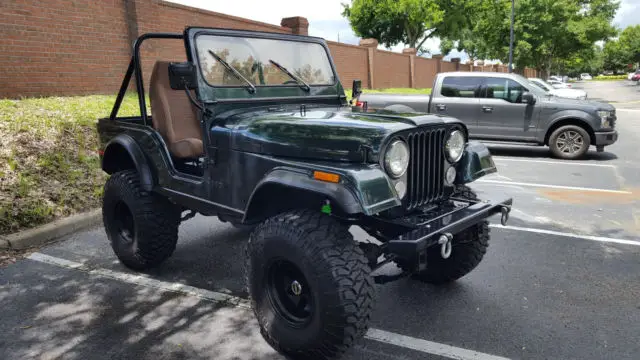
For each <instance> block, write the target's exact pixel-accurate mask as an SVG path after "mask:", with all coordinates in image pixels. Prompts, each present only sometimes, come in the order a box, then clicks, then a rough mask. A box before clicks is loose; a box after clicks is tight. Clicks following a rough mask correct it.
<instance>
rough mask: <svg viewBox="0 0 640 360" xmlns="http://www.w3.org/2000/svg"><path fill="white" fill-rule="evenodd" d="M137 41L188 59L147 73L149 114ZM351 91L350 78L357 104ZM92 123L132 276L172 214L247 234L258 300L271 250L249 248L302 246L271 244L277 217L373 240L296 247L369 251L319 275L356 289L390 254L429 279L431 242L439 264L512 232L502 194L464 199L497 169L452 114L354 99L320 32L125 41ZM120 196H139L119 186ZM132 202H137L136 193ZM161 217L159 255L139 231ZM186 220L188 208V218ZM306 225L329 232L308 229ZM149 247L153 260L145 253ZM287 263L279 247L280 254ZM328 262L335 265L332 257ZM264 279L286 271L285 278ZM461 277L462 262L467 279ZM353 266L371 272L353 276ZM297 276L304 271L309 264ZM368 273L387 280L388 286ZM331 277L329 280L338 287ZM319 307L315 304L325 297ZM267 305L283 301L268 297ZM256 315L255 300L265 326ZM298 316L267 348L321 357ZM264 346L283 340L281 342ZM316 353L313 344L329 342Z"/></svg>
mask: <svg viewBox="0 0 640 360" xmlns="http://www.w3.org/2000/svg"><path fill="white" fill-rule="evenodd" d="M147 39H166V40H171V41H182V42H183V43H184V45H185V49H186V55H187V56H186V58H187V61H186V62H183V63H162V62H157V63H156V64H155V65H154V70H153V71H152V75H151V80H150V83H151V84H150V91H149V93H150V98H151V109H152V113H151V114H148V111H147V100H146V98H145V93H146V92H145V85H144V81H143V75H142V71H141V58H140V46H141V44H142V43H143V42H144V41H145V40H147ZM283 74H284V75H283ZM131 81H135V86H136V90H137V93H138V102H139V106H140V116H135V117H118V116H117V113H118V110H119V107H120V105H121V103H122V100H123V98H124V95H125V92H126V90H127V88H128V87H129V85H130V82H131ZM359 86H360V82H359V81H354V84H353V88H354V94H353V95H354V97H355V99H356V100H357V98H358V96H359ZM189 119H190V120H189ZM189 121H190V122H189ZM189 126H190V127H189ZM97 127H98V132H99V137H100V142H101V147H100V154H101V155H100V157H101V161H102V168H103V170H104V171H105V172H106V173H108V174H111V175H112V178H111V179H110V180H109V181H108V182H107V184H106V185H105V186H106V188H105V199H104V205H103V213H104V217H105V227H106V229H107V233H108V235H109V238H110V241H111V242H112V246H113V248H114V251H115V252H116V254H117V255H118V257H119V259H120V260H121V261H123V263H125V265H127V266H129V267H132V268H135V269H145V268H148V267H151V266H156V265H158V264H159V263H161V262H162V261H163V260H164V259H166V258H167V257H168V256H170V254H171V252H172V251H173V249H174V248H175V244H176V241H177V226H178V225H179V223H180V221H184V220H186V219H188V218H190V217H192V216H194V215H195V214H202V215H205V216H217V217H218V218H219V219H220V220H222V221H225V222H230V223H232V224H234V225H236V226H244V227H251V228H254V230H253V233H252V235H251V239H250V241H249V245H248V250H247V253H248V254H250V258H251V259H250V260H251V261H250V262H249V263H248V264H249V265H247V266H248V269H250V270H248V273H249V274H254V275H253V276H254V277H255V278H254V277H251V276H249V282H250V284H249V285H248V286H249V292H250V294H251V296H252V297H253V298H254V301H256V302H258V303H259V302H260V301H262V300H261V297H260V294H261V293H262V292H261V291H262V290H260V291H258V290H256V289H262V287H260V286H261V285H260V281H258V280H255V279H258V278H259V276H262V275H261V274H263V273H264V274H271V270H269V269H271V267H270V266H271V265H268V262H266V263H265V262H264V261H266V260H264V259H263V258H262V256H263V255H264V254H263V253H262V252H263V251H265V249H267V250H268V251H272V252H273V251H276V252H277V249H278V248H279V246H280V245H278V246H276V245H271V246H268V245H264V246H263V245H261V246H257V245H254V244H255V243H256V242H260V241H263V242H267V243H268V242H269V241H276V240H277V241H283V243H282V244H283V245H282V246H283V248H284V247H286V246H292V249H294V250H295V251H298V247H297V246H302V245H304V244H303V243H295V244H294V243H291V242H296V241H298V240H299V239H298V240H296V239H289V240H287V239H286V236H288V235H286V234H285V235H286V236H285V235H282V236H280V238H278V236H275V235H269V236H267V235H265V234H266V233H267V232H268V231H275V230H273V229H276V228H278V226H279V225H278V224H289V225H286V226H289V227H292V228H296V229H299V231H304V232H305V234H309V236H315V235H313V230H312V229H328V230H327V231H333V233H331V234H328V235H327V236H328V237H332V236H335V237H346V236H350V235H345V234H346V233H345V232H344V229H345V227H348V226H351V225H358V226H360V227H362V228H363V229H364V230H365V231H367V232H368V233H369V234H370V235H372V236H373V237H375V238H376V239H378V240H380V241H381V242H382V243H383V245H382V246H378V245H373V244H359V245H352V244H349V243H345V242H340V241H338V240H335V242H331V241H333V240H332V239H326V238H325V237H326V236H322V237H320V238H318V240H317V241H318V242H319V243H322V244H324V245H322V246H324V247H321V248H314V250H313V251H311V250H309V251H310V252H308V253H305V252H304V251H303V250H304V249H301V250H300V251H302V252H301V254H302V255H300V256H306V255H304V254H309V256H312V255H313V254H316V253H318V252H319V251H320V252H321V250H322V249H324V248H328V247H331V246H338V244H341V245H339V246H340V247H339V249H341V250H339V251H338V252H337V253H338V254H342V255H341V256H343V257H345V259H346V257H349V256H352V257H354V258H357V259H362V258H363V256H366V263H367V264H368V267H367V268H366V270H364V269H365V268H364V267H360V265H358V264H360V263H359V262H358V261H351V260H348V261H347V260H345V261H346V264H348V265H344V264H345V262H340V263H335V264H334V265H335V266H343V267H344V266H347V267H348V268H349V267H350V268H349V269H350V270H349V271H347V272H346V273H345V272H340V271H336V270H331V269H330V268H329V267H330V266H334V265H331V263H328V265H326V266H327V268H326V269H325V268H320V269H316V270H314V271H319V272H322V271H327V273H326V274H327V278H332V277H334V276H338V275H339V274H340V273H342V274H343V275H340V276H351V277H353V278H352V279H351V280H353V281H356V282H357V281H365V280H362V279H365V278H368V277H369V272H370V271H372V270H373V271H375V270H376V269H378V268H379V267H381V266H382V265H384V264H386V263H388V262H390V261H395V262H397V263H398V264H399V265H400V267H401V268H402V269H403V272H402V273H401V274H400V275H399V276H405V275H408V274H411V273H418V274H419V273H421V272H424V271H426V270H427V269H429V263H428V261H427V258H428V256H427V255H428V254H429V252H430V251H431V250H430V249H436V250H435V251H437V253H438V254H440V253H441V254H442V258H443V259H446V258H448V257H449V256H454V257H455V256H456V253H455V252H454V253H453V255H452V253H451V245H452V243H455V242H456V241H459V239H458V236H471V237H472V238H474V239H478V237H480V238H481V239H480V240H482V241H481V242H479V243H478V244H479V245H478V246H486V240H488V230H487V229H486V220H487V218H488V217H490V216H492V215H494V214H501V216H502V222H503V224H504V223H506V221H507V218H508V213H509V210H510V208H511V205H512V200H511V199H510V198H508V197H503V198H486V199H479V198H477V197H476V196H471V195H469V194H468V193H469V190H465V191H463V192H461V191H460V189H461V188H463V187H464V185H465V184H468V183H470V182H473V181H474V180H476V179H478V178H480V177H482V176H485V175H487V174H491V173H494V172H496V171H497V170H496V166H495V164H494V162H493V160H492V158H491V155H490V153H489V151H488V149H487V148H486V146H484V145H483V144H480V143H477V142H469V141H468V138H469V133H468V130H467V127H466V126H465V124H464V123H463V122H461V121H460V120H458V119H456V118H453V117H450V116H444V115H435V114H423V113H415V112H413V113H402V112H397V111H386V110H368V109H362V108H359V107H357V106H351V104H350V103H349V102H348V101H347V98H346V95H345V91H344V89H343V87H342V85H341V83H340V81H339V78H338V76H337V72H336V70H335V66H334V64H333V61H332V59H331V57H330V55H329V49H328V47H327V45H326V43H325V41H324V40H323V39H320V38H314V37H308V36H297V35H285V34H271V33H263V32H252V31H239V30H227V29H210V28H198V27H190V28H187V29H185V31H184V33H183V34H145V35H143V36H141V37H140V38H139V39H138V40H137V41H136V43H135V45H134V55H133V57H132V59H131V62H130V64H129V67H128V69H127V72H126V75H125V77H124V80H123V83H122V87H121V90H120V92H119V94H118V97H117V99H116V103H115V105H114V108H113V111H112V113H111V115H110V116H109V117H108V118H103V119H99V121H98V125H97ZM129 187H133V188H134V190H135V191H133V190H132V191H130V190H126V189H127V188H129ZM123 189H124V190H123ZM129 194H137V195H136V196H135V198H131V199H130V198H127V197H128V196H130V195H129ZM140 199H142V200H140ZM143 200H144V201H143ZM149 204H157V205H153V206H155V208H154V207H148V206H151V205H149ZM138 207H139V208H141V209H146V210H145V211H146V212H143V213H142V214H146V215H142V217H140V218H137V217H136V214H135V210H136V208H138ZM154 209H155V210H154ZM155 211H157V213H158V214H161V215H153V216H157V217H160V216H164V217H166V218H167V221H166V223H165V224H163V226H165V227H166V228H164V229H160V230H163V231H164V232H163V233H158V235H155V236H156V237H158V238H159V240H157V241H164V243H163V245H162V246H160V245H148V243H153V242H154V241H156V240H155V239H153V238H145V236H147V237H150V236H152V235H153V234H149V235H145V233H142V232H140V230H139V229H142V228H144V229H149V230H148V231H149V232H150V233H151V232H155V231H160V230H158V229H156V228H154V227H153V225H149V226H151V227H144V226H146V225H148V224H146V223H145V221H148V219H149V218H148V217H149V216H151V215H148V214H149V213H153V212H155ZM184 212H188V214H186V215H182V214H183V213H184ZM123 214H124V215H123ZM175 214H180V216H179V217H177V218H176V217H175V216H176V215H175ZM301 219H308V220H305V221H308V222H317V223H318V224H333V225H327V226H324V225H318V226H317V227H315V228H314V227H309V226H306V225H304V224H302V223H301V221H302V220H301ZM136 221H141V223H137V222H136ZM174 221H175V223H174ZM161 222H162V220H161V219H158V223H161ZM265 224H266V225H265ZM283 226H285V225H283ZM305 226H306V227H305ZM340 229H342V230H340ZM278 231H279V230H278ZM283 231H284V230H283ZM318 231H320V230H318ZM154 234H155V233H154ZM287 234H288V233H287ZM478 234H479V235H478ZM274 236H275V238H274ZM131 238H133V239H134V240H133V241H132V240H131ZM273 239H276V240H273ZM278 239H280V240H278ZM287 241H289V243H287ZM327 241H328V243H325V242H327ZM341 241H342V240H341ZM307 245H308V244H307ZM145 246H149V249H151V250H153V251H151V250H149V251H147V252H145V251H146V250H145V248H144V247H145ZM308 246H312V245H308ZM318 246H320V245H318ZM354 246H355V247H356V248H354ZM358 246H359V248H358ZM159 248H160V249H161V250H162V251H161V252H160V253H158V251H157V249H159ZM295 251H293V252H295ZM305 251H306V250H305ZM460 251H462V250H460ZM332 254H336V252H333V253H332ZM363 254H364V255H363ZM381 255H384V260H382V261H380V260H379V258H380V256H381ZM264 256H266V257H268V256H267V255H264ZM274 256H275V255H274ZM290 256H291V255H290V254H285V253H282V254H279V255H278V256H277V258H287V257H290ZM322 259H323V260H322V261H325V260H326V261H329V262H330V261H332V260H331V256H329V255H327V256H326V257H323V258H322ZM274 261H275V260H274ZM287 261H289V262H290V263H296V262H298V261H299V260H296V258H288V260H287ZM340 264H342V265H340ZM262 266H264V268H262ZM273 266H275V265H273ZM278 266H280V268H282V266H281V265H278ZM287 266H289V265H287ZM297 266H298V267H301V268H303V267H304V266H307V265H304V266H303V265H302V264H301V263H298V265H297ZM354 266H355V267H354ZM433 266H434V267H435V266H437V264H436V263H433ZM256 267H259V269H257V270H256ZM252 269H253V270H252ZM274 271H275V273H276V275H277V276H280V275H278V274H280V272H281V270H277V269H276V270H274ZM279 271H280V272H279ZM296 271H298V270H296ZM468 271H471V268H470V269H467V270H465V272H464V273H466V272H468ZM291 272H293V273H296V272H295V271H293V270H292V271H291ZM291 272H290V273H291ZM363 272H365V273H366V274H364V275H360V274H362V273H363ZM296 274H298V275H296V276H299V277H300V278H304V276H303V275H304V274H305V271H304V269H302V270H300V271H298V272H297V273H296ZM336 274H338V275H336ZM276 275H274V276H276ZM462 275H463V272H460V273H459V274H457V275H451V276H450V279H444V280H454V278H458V277H460V276H462ZM269 276H270V275H269ZM373 278H374V279H375V280H377V281H378V282H381V283H382V282H386V281H389V280H392V278H390V277H388V276H373ZM252 279H253V280H252ZM287 279H289V278H287ZM358 279H359V280H358ZM334 280H335V283H333V284H334V285H335V286H336V287H340V286H343V285H341V284H344V283H345V282H344V281H341V280H340V279H334ZM440 280H443V279H438V280H437V281H440ZM285 281H289V282H290V283H291V287H290V289H287V290H286V291H287V295H286V296H294V297H295V296H303V295H301V294H304V291H305V289H306V288H308V287H313V284H311V285H306V284H308V283H311V282H312V281H310V280H309V279H307V280H305V281H302V280H300V281H298V280H291V279H289V280H285ZM425 281H427V282H429V281H430V280H425ZM437 281H436V282H437ZM267 282H268V281H267V280H265V284H266V283H267ZM346 283H349V282H346ZM366 283H367V281H365V284H366ZM265 286H266V285H265ZM318 286H320V285H318ZM363 286H364V285H363ZM368 286H369V285H366V289H369V287H368ZM252 289H253V290H252ZM265 291H266V290H265ZM274 291H275V290H274ZM283 291H284V290H283ZM367 291H369V290H366V291H365V290H362V291H361V292H360V294H359V296H362V298H358V299H360V300H358V301H362V302H361V304H366V306H370V305H368V302H367V300H363V299H364V298H365V297H366V296H368V295H366V293H367ZM363 294H365V295H366V296H365V295H363ZM270 296H271V295H270ZM273 296H275V295H273ZM278 296H279V295H278ZM283 296H284V295H283ZM309 296H310V295H309ZM287 301H288V300H287ZM315 301H316V305H317V304H318V303H319V304H322V302H323V301H324V299H322V298H321V299H316V300H315ZM327 301H329V300H327ZM336 301H337V300H336ZM274 303H277V301H275V300H272V301H271V303H270V304H274ZM272 306H273V307H274V308H277V306H276V305H272ZM278 306H280V305H278ZM283 306H284V305H283ZM362 306H365V305H362ZM285 307H286V306H285ZM260 309H262V308H261V307H260V306H257V305H256V307H254V310H255V311H256V312H257V315H258V318H259V320H260V319H261V316H262V315H260V314H258V313H259V312H260V311H262V310H260ZM349 309H350V308H349ZM294 310H295V309H294ZM343 310H344V311H347V312H348V311H351V310H348V309H347V308H344V309H343ZM274 311H275V310H274ZM283 311H284V310H283ZM296 311H298V312H297V313H296ZM296 311H293V310H292V312H291V313H295V314H297V315H295V316H294V315H291V314H289V315H286V316H285V315H282V316H280V317H277V318H278V319H284V320H282V321H283V324H291V323H295V324H296V325H295V326H293V325H292V327H291V328H288V327H287V326H288V325H282V329H281V331H283V333H280V332H277V331H276V332H275V333H271V335H269V336H267V341H269V342H270V343H271V344H272V345H274V347H276V348H277V349H279V350H281V351H283V352H285V353H289V354H293V353H295V354H298V353H304V354H307V355H308V354H312V353H313V354H315V351H319V350H317V348H316V347H314V346H315V345H309V344H310V343H311V342H313V341H315V340H313V339H315V338H317V339H319V340H317V341H325V340H322V339H324V338H323V337H322V334H320V333H317V332H315V333H314V332H312V329H311V330H309V329H307V328H305V327H304V326H306V325H304V324H308V323H305V322H304V321H302V320H300V318H301V316H298V315H300V314H301V312H300V311H302V310H300V309H298V310H296ZM314 311H320V310H314ZM327 311H328V310H327ZM367 311H368V310H367ZM365 313H366V311H364V310H362V311H361V312H358V314H357V316H356V317H357V318H358V319H360V320H358V324H359V325H357V327H358V330H354V331H357V332H358V333H360V334H362V328H361V327H362V326H365V325H363V324H365V323H366V319H368V316H365V315H366V314H365ZM363 314H365V315H363ZM274 316H275V315H274ZM354 316H355V315H354ZM310 319H311V318H310ZM285 320H286V321H285ZM296 321H297V322H298V323H297V322H296ZM300 321H302V322H300ZM305 321H306V320H305ZM308 321H312V320H308ZM313 321H317V319H316V320H313ZM262 325H264V324H262V323H261V326H262ZM265 326H266V325H265ZM344 326H345V327H348V326H356V325H354V324H346V323H345V325H344ZM301 328H303V329H307V330H304V331H310V332H309V333H308V338H307V340H305V341H306V342H304V343H303V344H298V343H295V341H293V340H291V337H296V336H298V335H296V334H303V335H304V334H307V333H305V332H304V331H301V330H300V329H301ZM292 329H298V330H295V331H294V330H292ZM314 329H315V328H314ZM272 330H273V329H271V330H270V329H266V330H265V332H266V333H269V332H270V331H272ZM273 331H275V330H273ZM313 331H315V330H313ZM347 333H350V331H347ZM283 334H285V335H283ZM287 334H288V335H287ZM300 336H302V335H300ZM270 339H277V343H278V344H280V345H275V344H276V342H273V341H271V340H270ZM288 340H291V341H292V342H287V341H288ZM283 341H284V342H283ZM326 341H330V340H326ZM331 341H333V340H331ZM341 341H342V340H341ZM344 341H345V342H344V343H342V342H341V343H340V344H338V345H339V346H338V345H336V344H333V345H335V346H336V348H335V351H333V350H332V352H331V353H332V354H338V353H340V352H342V351H343V350H344V349H345V348H346V346H348V344H350V341H351V340H348V339H347V340H344ZM282 344H288V345H286V346H285V345H282ZM323 344H324V345H318V346H328V345H327V343H323ZM333 345H332V346H333Z"/></svg>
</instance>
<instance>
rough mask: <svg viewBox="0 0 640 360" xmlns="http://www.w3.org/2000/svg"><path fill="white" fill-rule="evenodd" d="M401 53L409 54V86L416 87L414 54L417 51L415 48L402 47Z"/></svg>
mask: <svg viewBox="0 0 640 360" xmlns="http://www.w3.org/2000/svg"><path fill="white" fill-rule="evenodd" d="M402 53H403V54H405V55H409V87H411V88H415V87H416V79H415V77H416V66H415V64H416V54H417V53H418V50H417V49H414V48H408V49H402Z"/></svg>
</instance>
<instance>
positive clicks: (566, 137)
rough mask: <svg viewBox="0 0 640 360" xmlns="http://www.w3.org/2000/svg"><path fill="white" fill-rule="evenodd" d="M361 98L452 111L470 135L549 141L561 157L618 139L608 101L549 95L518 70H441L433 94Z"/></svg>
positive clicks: (407, 108) (406, 108) (405, 108)
mask: <svg viewBox="0 0 640 360" xmlns="http://www.w3.org/2000/svg"><path fill="white" fill-rule="evenodd" d="M361 100H362V101H365V102H366V103H367V106H371V107H374V108H382V109H389V110H393V111H399V112H402V113H408V112H415V111H419V112H430V113H436V114H442V115H447V116H453V117H455V118H458V119H460V120H462V121H463V122H464V123H465V124H466V125H467V128H468V129H469V137H470V138H472V139H479V140H484V141H492V142H495V141H500V142H510V143H525V144H532V145H539V146H544V145H548V146H549V148H550V149H551V152H552V153H553V154H554V155H555V156H557V157H559V158H563V159H578V158H581V157H583V156H584V154H585V153H586V152H587V150H588V149H589V147H590V146H591V145H594V146H595V147H596V149H597V151H604V147H605V146H607V145H611V144H613V143H614V142H616V141H617V139H618V133H617V131H616V130H615V122H616V109H615V108H614V107H613V106H612V105H610V104H606V103H600V102H595V101H587V100H574V99H566V98H561V97H557V96H553V95H552V94H550V93H548V92H546V91H543V90H542V89H540V88H539V87H538V86H536V85H535V84H533V83H531V82H530V81H529V80H527V79H526V78H525V77H523V76H520V75H517V74H507V73H492V72H448V73H440V74H438V75H436V79H435V82H434V84H433V91H432V95H431V96H429V95H402V94H400V95H393V94H364V95H362V97H361Z"/></svg>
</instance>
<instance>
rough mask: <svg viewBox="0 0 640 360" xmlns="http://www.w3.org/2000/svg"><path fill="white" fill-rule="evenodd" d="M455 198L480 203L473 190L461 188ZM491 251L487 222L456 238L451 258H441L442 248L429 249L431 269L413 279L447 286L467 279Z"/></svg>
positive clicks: (428, 260) (474, 226)
mask: <svg viewBox="0 0 640 360" xmlns="http://www.w3.org/2000/svg"><path fill="white" fill-rule="evenodd" d="M454 196H457V197H459V198H464V199H469V200H477V199H478V197H477V195H476V194H475V192H474V191H473V190H471V189H470V188H469V187H467V186H459V187H458V188H457V189H456V192H455V194H454ZM488 247H489V223H488V222H487V221H483V222H481V223H479V224H476V225H473V226H471V227H469V228H467V229H465V230H463V231H462V232H460V233H458V234H456V235H454V236H453V240H452V251H451V256H449V258H447V259H444V258H442V255H441V254H440V246H439V245H436V246H432V247H430V248H428V249H427V268H426V269H425V270H423V271H421V272H418V273H416V274H413V278H414V279H416V280H420V281H422V282H425V283H429V284H436V285H439V284H446V283H450V282H453V281H455V280H458V279H459V278H461V277H463V276H465V275H467V274H468V273H470V272H471V271H472V270H473V269H475V268H476V267H477V266H478V264H480V262H481V261H482V258H483V257H484V254H485V253H486V252H487V248H488Z"/></svg>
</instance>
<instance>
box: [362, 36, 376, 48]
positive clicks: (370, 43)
mask: <svg viewBox="0 0 640 360" xmlns="http://www.w3.org/2000/svg"><path fill="white" fill-rule="evenodd" d="M360 46H364V47H369V48H377V47H378V40H376V39H371V38H369V39H360Z"/></svg>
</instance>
